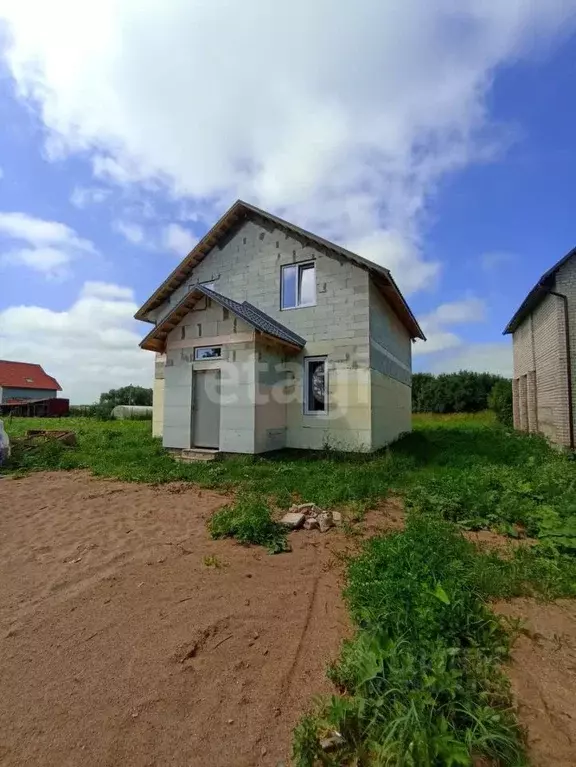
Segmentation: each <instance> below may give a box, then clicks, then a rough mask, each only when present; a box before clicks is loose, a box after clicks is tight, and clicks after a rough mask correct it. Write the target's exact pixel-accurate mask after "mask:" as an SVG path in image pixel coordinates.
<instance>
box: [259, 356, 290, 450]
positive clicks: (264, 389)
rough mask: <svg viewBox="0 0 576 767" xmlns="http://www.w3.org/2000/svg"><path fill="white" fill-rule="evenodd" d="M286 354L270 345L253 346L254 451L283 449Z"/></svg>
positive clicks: (285, 406) (285, 418)
mask: <svg viewBox="0 0 576 767" xmlns="http://www.w3.org/2000/svg"><path fill="white" fill-rule="evenodd" d="M286 360H287V358H286V353H285V352H284V351H282V350H280V349H279V348H275V347H274V346H271V345H270V344H267V343H263V342H259V343H257V344H256V397H255V436H254V452H255V453H265V452H267V451H269V450H280V449H281V448H283V447H286V435H287V409H286V408H287V405H286V380H287V371H286V367H285V366H286Z"/></svg>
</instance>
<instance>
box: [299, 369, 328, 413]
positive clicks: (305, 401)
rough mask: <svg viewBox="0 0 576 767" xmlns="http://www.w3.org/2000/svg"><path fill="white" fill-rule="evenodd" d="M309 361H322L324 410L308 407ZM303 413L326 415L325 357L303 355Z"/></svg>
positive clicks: (326, 380) (326, 374) (326, 383)
mask: <svg viewBox="0 0 576 767" xmlns="http://www.w3.org/2000/svg"><path fill="white" fill-rule="evenodd" d="M311 362H323V363H324V410H311V409H310V407H309V400H308V394H309V388H310V387H309V377H310V372H309V371H310V363H311ZM303 383H304V397H303V404H304V415H313V416H320V417H321V416H326V415H328V366H327V357H325V356H319V357H304V381H303Z"/></svg>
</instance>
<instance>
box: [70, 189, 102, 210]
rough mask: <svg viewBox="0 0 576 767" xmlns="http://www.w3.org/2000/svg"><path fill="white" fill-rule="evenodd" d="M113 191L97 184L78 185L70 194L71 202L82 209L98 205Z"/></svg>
mask: <svg viewBox="0 0 576 767" xmlns="http://www.w3.org/2000/svg"><path fill="white" fill-rule="evenodd" d="M110 194H111V192H110V190H109V189H104V188H103V187H97V186H76V187H74V189H73V190H72V194H71V195H70V202H71V203H72V205H74V207H75V208H80V209H81V210H82V209H84V208H87V207H88V206H89V205H98V204H100V203H102V202H104V201H105V200H106V199H107V198H108V197H109V196H110Z"/></svg>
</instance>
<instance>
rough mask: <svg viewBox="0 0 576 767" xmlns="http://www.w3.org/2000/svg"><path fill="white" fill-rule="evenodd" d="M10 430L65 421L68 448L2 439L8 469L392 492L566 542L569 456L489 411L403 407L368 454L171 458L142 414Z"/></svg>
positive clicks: (299, 496) (571, 511)
mask: <svg viewBox="0 0 576 767" xmlns="http://www.w3.org/2000/svg"><path fill="white" fill-rule="evenodd" d="M6 428H7V431H8V434H9V435H10V437H11V438H12V439H14V438H15V437H18V436H21V435H22V434H24V433H25V431H26V430H27V429H29V428H54V429H62V428H69V429H72V430H74V431H75V432H76V433H77V437H78V447H77V448H74V449H68V448H63V447H61V446H60V445H48V446H45V447H44V448H42V449H41V450H38V451H30V452H21V451H19V450H18V448H17V444H16V445H15V448H14V455H13V460H12V463H11V468H12V469H13V470H19V471H22V470H24V471H28V470H34V469H59V468H61V469H71V468H85V469H89V470H90V471H92V472H93V473H94V474H96V475H99V476H105V477H116V478H118V479H123V480H128V481H134V482H152V483H162V482H170V481H175V480H186V481H191V482H196V483H198V484H200V485H203V486H205V487H211V488H219V489H222V490H232V491H239V490H242V491H246V492H251V493H258V494H260V495H262V496H263V497H266V498H267V499H269V500H270V501H271V502H272V503H273V504H274V505H275V506H277V507H279V508H287V507H288V506H289V505H290V503H292V502H294V501H298V500H302V501H314V502H316V503H317V504H318V505H320V506H342V505H354V504H355V505H359V506H360V505H361V506H362V507H363V508H366V507H367V506H370V505H371V504H375V503H377V502H378V501H379V500H381V499H383V498H385V497H386V496H387V495H388V494H390V493H391V492H394V493H401V494H403V495H404V496H405V498H406V503H407V505H408V507H410V508H413V509H415V510H418V509H422V508H426V509H427V510H430V511H434V512H436V513H438V514H440V515H441V516H442V517H443V518H444V519H447V520H449V521H453V522H455V523H457V524H458V525H460V526H461V527H463V528H468V529H479V528H494V529H496V530H499V531H501V532H505V533H508V534H510V535H518V534H519V533H523V532H526V533H527V534H528V535H531V536H538V537H540V538H542V539H543V540H549V541H551V542H553V543H554V544H555V545H556V546H558V547H560V548H562V549H563V550H565V551H570V550H571V549H572V548H573V547H576V525H575V523H574V520H575V519H576V464H574V463H573V462H572V460H571V457H570V456H567V455H566V454H563V453H560V452H558V451H556V450H553V449H551V448H550V447H549V446H548V445H547V443H546V442H545V441H544V440H543V439H541V438H540V437H534V436H526V435H519V434H513V433H511V432H510V431H509V430H506V429H504V428H502V427H499V426H498V425H496V424H495V422H494V419H493V417H492V416H491V414H490V413H477V414H474V415H471V416H468V417H465V416H463V415H462V414H455V415H444V416H442V415H441V416H430V415H426V414H423V415H417V416H415V417H414V431H413V432H412V434H409V435H406V436H405V437H403V438H402V439H400V440H399V441H398V442H396V443H395V444H394V445H392V446H391V447H389V448H387V449H384V450H382V451H379V452H378V453H375V454H364V455H350V454H345V453H337V452H330V451H319V452H317V453H304V452H302V451H282V452H281V453H278V454H275V455H272V456H238V457H231V458H227V459H225V460H222V461H214V462H207V463H203V462H199V463H196V464H189V465H186V464H179V463H176V462H175V461H174V460H173V459H172V458H171V457H170V456H169V455H167V454H166V453H165V452H164V450H163V449H162V447H161V444H160V441H159V440H157V439H153V438H152V437H151V424H150V422H149V421H104V422H103V421H95V420H92V419H87V418H69V419H13V420H12V421H8V422H7V424H6Z"/></svg>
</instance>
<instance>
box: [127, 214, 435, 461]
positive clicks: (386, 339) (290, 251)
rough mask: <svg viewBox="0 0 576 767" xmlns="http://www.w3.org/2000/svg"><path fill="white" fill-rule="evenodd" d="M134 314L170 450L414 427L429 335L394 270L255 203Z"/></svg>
mask: <svg viewBox="0 0 576 767" xmlns="http://www.w3.org/2000/svg"><path fill="white" fill-rule="evenodd" d="M136 317H137V319H140V320H145V321H147V322H150V323H153V325H154V327H153V328H152V330H151V331H150V333H149V334H148V335H147V336H146V338H145V339H144V341H143V342H142V343H141V346H142V348H144V349H148V350H150V351H153V352H156V354H157V358H156V378H155V382H154V423H153V426H154V433H155V434H156V435H158V436H160V435H162V437H163V443H164V446H165V447H167V448H175V449H183V450H189V449H190V448H208V449H211V450H214V451H216V450H220V451H222V452H231V453H232V452H239V453H261V452H266V451H269V450H275V449H278V448H283V447H296V448H306V449H317V448H322V447H323V446H325V445H330V446H333V447H338V448H340V449H345V450H375V449H376V448H379V447H381V446H382V445H385V444H387V443H389V442H391V441H392V440H394V439H396V437H398V435H399V434H401V433H402V432H405V431H410V428H411V417H412V416H411V383H412V376H411V373H412V348H411V347H412V344H411V340H412V339H414V338H424V336H423V334H422V331H421V329H420V327H419V326H418V323H417V322H416V320H415V318H414V316H413V314H412V312H411V311H410V309H409V308H408V306H407V304H406V302H405V301H404V298H403V297H402V294H401V293H400V291H399V290H398V288H397V286H396V284H395V283H394V280H393V279H392V277H391V275H390V272H389V271H388V270H387V269H385V268H384V267H383V266H379V265H378V264H375V263H373V262H371V261H367V260H366V259H364V258H362V257H360V256H358V255H356V254H354V253H350V252H349V251H347V250H344V249H343V248H341V247H339V246H338V245H335V244H333V243H330V242H327V241H326V240H323V239H322V238H320V237H317V236H316V235H314V234H312V233H311V232H305V231H304V230H302V229H300V228H299V227H297V226H294V225H293V224H290V223H288V222H287V221H283V220H281V219H279V218H277V217H276V216H272V215H270V214H269V213H266V212H265V211H262V210H259V209H258V208H255V207H253V206H251V205H248V204H247V203H244V202H241V201H238V202H237V203H235V204H234V205H233V206H232V208H230V210H229V211H227V213H225V215H224V216H223V217H222V218H221V219H220V221H219V222H218V223H217V224H216V225H215V226H214V227H213V228H212V229H211V230H210V231H209V232H208V234H207V235H206V236H205V237H204V238H203V239H202V240H201V241H200V242H199V243H198V245H196V247H195V248H194V249H193V250H192V252H191V253H189V254H188V255H187V256H186V258H184V260H183V261H182V262H181V263H180V264H179V265H178V266H177V267H176V269H175V270H174V271H173V273H172V274H171V275H170V276H169V277H168V279H167V280H166V281H165V282H164V283H163V284H162V285H161V286H160V287H159V288H158V289H157V290H156V291H155V293H154V294H153V295H152V296H151V297H150V298H149V299H148V301H146V303H145V304H144V306H143V307H142V308H141V309H139V311H138V312H137V314H136Z"/></svg>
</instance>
